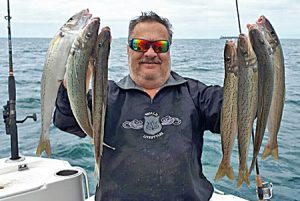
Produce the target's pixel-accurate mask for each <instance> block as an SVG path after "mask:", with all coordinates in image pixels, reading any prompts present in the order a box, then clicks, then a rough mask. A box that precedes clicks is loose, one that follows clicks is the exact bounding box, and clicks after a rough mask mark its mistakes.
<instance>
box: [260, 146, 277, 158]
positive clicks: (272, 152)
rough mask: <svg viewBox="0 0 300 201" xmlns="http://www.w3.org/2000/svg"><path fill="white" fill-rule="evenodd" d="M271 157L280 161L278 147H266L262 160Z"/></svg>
mask: <svg viewBox="0 0 300 201" xmlns="http://www.w3.org/2000/svg"><path fill="white" fill-rule="evenodd" d="M269 155H272V159H273V160H278V146H276V147H275V148H273V149H272V148H270V146H268V145H266V147H265V149H264V151H263V154H262V156H261V158H262V159H263V160H265V159H266V158H267V157H268V156H269Z"/></svg>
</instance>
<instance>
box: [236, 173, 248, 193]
mask: <svg viewBox="0 0 300 201" xmlns="http://www.w3.org/2000/svg"><path fill="white" fill-rule="evenodd" d="M243 182H246V184H247V185H248V186H249V185H250V180H249V172H248V170H247V169H246V170H241V169H240V170H239V176H238V182H237V186H236V188H240V187H241V185H242V184H243Z"/></svg>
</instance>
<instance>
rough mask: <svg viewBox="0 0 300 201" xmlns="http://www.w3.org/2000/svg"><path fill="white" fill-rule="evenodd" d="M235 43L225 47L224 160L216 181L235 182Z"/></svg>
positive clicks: (222, 130) (222, 136) (222, 135)
mask: <svg viewBox="0 0 300 201" xmlns="http://www.w3.org/2000/svg"><path fill="white" fill-rule="evenodd" d="M237 62H238V61H237V51H236V45H235V42H234V41H232V40H230V41H226V43H225V47H224V67H225V78H224V85H223V86H224V88H223V90H224V96H223V105H222V111H221V125H220V126H221V129H220V130H221V142H222V153H223V158H222V161H221V163H220V165H219V169H218V171H217V173H216V176H215V180H217V181H218V180H220V179H221V178H222V177H224V176H225V175H226V176H227V177H228V178H229V179H231V180H234V173H233V169H232V167H231V165H230V157H231V152H232V148H233V145H234V140H235V137H236V131H237V87H238V63H237Z"/></svg>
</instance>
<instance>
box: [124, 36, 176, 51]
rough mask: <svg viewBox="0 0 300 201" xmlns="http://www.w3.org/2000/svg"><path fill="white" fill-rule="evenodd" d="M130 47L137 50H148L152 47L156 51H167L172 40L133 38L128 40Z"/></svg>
mask: <svg viewBox="0 0 300 201" xmlns="http://www.w3.org/2000/svg"><path fill="white" fill-rule="evenodd" d="M128 45H129V47H130V48H131V49H132V50H134V51H137V52H147V51H148V50H149V48H150V47H152V49H153V50H154V52H156V53H166V52H167V51H168V50H169V47H170V42H169V41H167V40H156V41H149V40H145V39H139V38H133V39H131V40H129V41H128Z"/></svg>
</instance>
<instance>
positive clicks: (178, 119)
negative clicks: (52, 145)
mask: <svg viewBox="0 0 300 201" xmlns="http://www.w3.org/2000/svg"><path fill="white" fill-rule="evenodd" d="M128 39H129V40H128V48H127V51H128V66H129V75H128V76H126V77H124V78H123V79H121V80H120V81H119V82H114V81H109V92H108V93H109V94H108V107H107V113H106V124H105V138H104V141H105V142H106V143H107V144H109V145H111V146H113V147H115V148H116V149H115V150H112V149H109V148H107V147H104V151H103V157H102V159H101V172H100V178H101V179H100V181H99V184H98V186H97V191H96V197H95V200H96V201H100V200H130V201H131V200H156V201H158V200H188V201H192V200H201V201H205V200H209V199H210V197H211V195H212V193H213V187H212V185H211V184H210V182H209V181H208V180H207V179H206V178H205V176H204V175H203V173H202V164H201V155H202V148H203V132H204V131H205V130H210V131H211V132H216V133H219V127H220V110H221V104H222V96H223V94H222V93H223V92H222V88H221V87H217V86H206V85H204V84H203V83H201V82H199V81H197V80H193V79H189V78H183V77H181V76H180V75H178V74H176V73H175V72H172V71H171V59H170V47H171V44H172V30H171V24H170V23H169V21H168V20H167V19H166V18H161V17H160V16H158V15H157V14H155V13H154V12H148V13H142V15H141V16H139V17H137V18H135V19H133V20H132V21H131V22H130V25H129V35H128ZM88 99H89V102H90V103H91V97H90V95H88ZM55 125H56V126H57V127H58V128H60V129H61V130H64V131H66V132H70V133H74V134H76V135H78V136H80V137H83V136H85V134H84V133H83V132H82V131H81V129H80V128H79V127H78V125H77V124H76V121H75V119H74V117H73V115H72V112H71V109H70V105H69V102H68V98H67V93H66V89H65V88H64V87H63V86H61V88H60V91H59V94H58V98H57V109H56V112H55Z"/></svg>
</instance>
